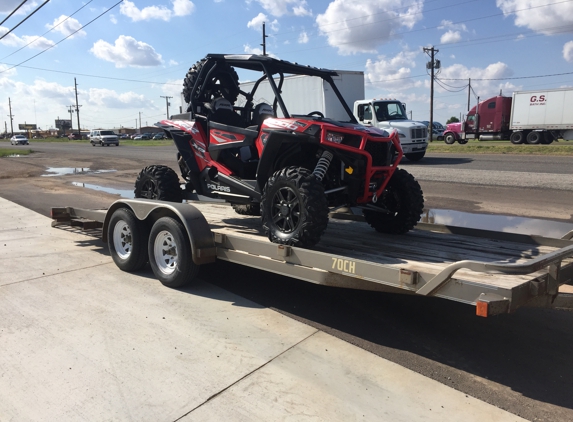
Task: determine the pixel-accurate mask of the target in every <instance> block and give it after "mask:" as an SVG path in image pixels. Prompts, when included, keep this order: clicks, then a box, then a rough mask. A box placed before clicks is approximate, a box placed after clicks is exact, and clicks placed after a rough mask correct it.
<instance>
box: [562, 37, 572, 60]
mask: <svg viewBox="0 0 573 422" xmlns="http://www.w3.org/2000/svg"><path fill="white" fill-rule="evenodd" d="M563 58H564V59H565V60H567V61H568V62H573V41H569V42H566V43H565V45H564V46H563Z"/></svg>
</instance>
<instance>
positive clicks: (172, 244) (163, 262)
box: [153, 230, 178, 275]
mask: <svg viewBox="0 0 573 422" xmlns="http://www.w3.org/2000/svg"><path fill="white" fill-rule="evenodd" d="M153 252H154V254H153V255H154V257H155V263H156V264H157V268H158V269H159V271H161V272H162V273H163V274H165V275H170V274H173V273H174V272H175V270H176V269H177V262H178V253H177V242H176V241H175V239H174V237H173V235H172V234H171V233H170V232H168V231H167V230H163V231H161V232H159V233H158V234H157V236H156V237H155V241H154V242H153Z"/></svg>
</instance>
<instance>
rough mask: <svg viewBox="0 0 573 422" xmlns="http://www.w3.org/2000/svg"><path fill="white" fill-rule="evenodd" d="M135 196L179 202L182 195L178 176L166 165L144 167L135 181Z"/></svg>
mask: <svg viewBox="0 0 573 422" xmlns="http://www.w3.org/2000/svg"><path fill="white" fill-rule="evenodd" d="M134 193H135V197H136V198H147V199H158V200H160V201H167V202H181V201H182V200H183V195H182V192H181V186H180V185H179V177H178V176H177V173H175V172H174V171H173V170H172V169H171V168H169V167H167V166H148V167H145V168H144V169H143V170H141V172H140V173H139V175H138V176H137V180H136V181H135V190H134Z"/></svg>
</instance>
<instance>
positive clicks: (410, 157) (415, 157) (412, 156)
mask: <svg viewBox="0 0 573 422" xmlns="http://www.w3.org/2000/svg"><path fill="white" fill-rule="evenodd" d="M404 155H405V156H406V158H407V159H408V160H410V161H420V160H421V159H422V158H424V156H425V155H426V151H422V152H411V153H409V154H404Z"/></svg>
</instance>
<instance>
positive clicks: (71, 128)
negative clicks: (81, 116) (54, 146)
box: [64, 105, 74, 135]
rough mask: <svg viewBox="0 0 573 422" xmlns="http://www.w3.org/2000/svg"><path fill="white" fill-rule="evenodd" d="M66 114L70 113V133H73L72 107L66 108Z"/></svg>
mask: <svg viewBox="0 0 573 422" xmlns="http://www.w3.org/2000/svg"><path fill="white" fill-rule="evenodd" d="M68 113H70V133H71V132H73V131H74V106H73V105H70V106H68ZM65 134H66V131H65V130H64V135H65Z"/></svg>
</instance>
